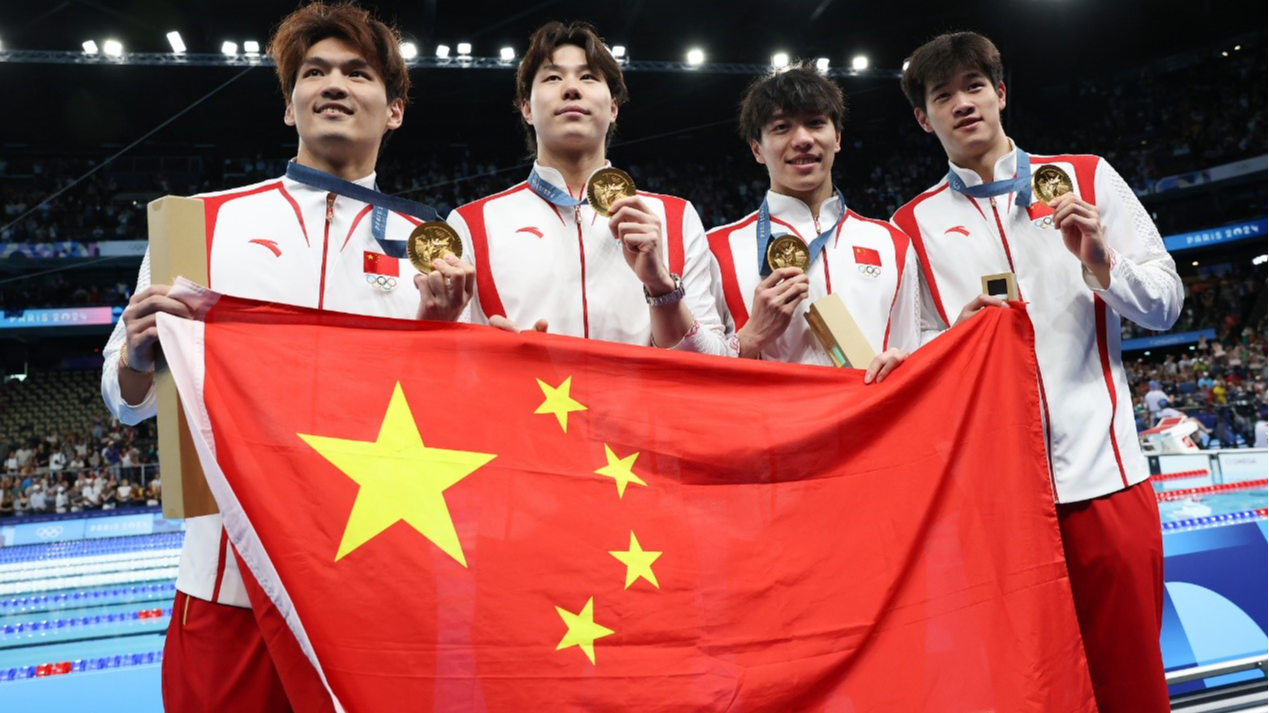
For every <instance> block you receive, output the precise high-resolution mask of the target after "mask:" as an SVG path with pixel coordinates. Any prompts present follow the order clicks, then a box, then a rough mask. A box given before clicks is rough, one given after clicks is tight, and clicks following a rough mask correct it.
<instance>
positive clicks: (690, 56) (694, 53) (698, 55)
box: [687, 47, 705, 67]
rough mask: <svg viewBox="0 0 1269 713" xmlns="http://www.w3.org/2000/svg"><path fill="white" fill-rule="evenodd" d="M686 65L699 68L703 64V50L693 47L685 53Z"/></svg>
mask: <svg viewBox="0 0 1269 713" xmlns="http://www.w3.org/2000/svg"><path fill="white" fill-rule="evenodd" d="M687 63H688V64H689V65H691V66H693V67H699V66H701V65H702V64H705V50H703V49H700V48H699V47H693V48H692V49H690V50H688V51H687Z"/></svg>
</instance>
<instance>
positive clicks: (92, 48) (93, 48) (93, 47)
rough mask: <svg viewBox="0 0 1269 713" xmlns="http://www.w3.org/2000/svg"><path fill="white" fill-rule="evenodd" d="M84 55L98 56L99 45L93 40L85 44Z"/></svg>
mask: <svg viewBox="0 0 1269 713" xmlns="http://www.w3.org/2000/svg"><path fill="white" fill-rule="evenodd" d="M83 47H84V54H97V43H96V42H93V41H92V40H87V41H85V42H84V45H83Z"/></svg>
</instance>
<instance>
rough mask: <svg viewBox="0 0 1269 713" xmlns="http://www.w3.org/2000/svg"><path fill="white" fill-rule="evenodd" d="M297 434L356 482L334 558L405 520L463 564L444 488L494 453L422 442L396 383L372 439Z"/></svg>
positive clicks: (412, 416)
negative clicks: (353, 498)
mask: <svg viewBox="0 0 1269 713" xmlns="http://www.w3.org/2000/svg"><path fill="white" fill-rule="evenodd" d="M296 435H298V436H299V437H300V438H301V439H303V441H304V442H305V443H307V444H308V445H309V446H311V447H312V448H313V450H315V451H317V452H318V453H320V454H321V455H322V457H323V458H325V459H326V460H328V461H330V463H331V464H332V465H334V466H335V467H336V468H338V469H340V470H341V471H343V472H344V474H345V475H347V476H348V477H349V478H351V479H352V480H353V481H354V482H355V483H357V486H358V487H357V499H356V500H355V501H353V507H352V512H350V513H349V514H348V524H346V525H345V526H344V536H343V538H342V539H341V540H340V542H339V551H338V552H337V553H336V554H335V561H336V562H338V561H339V560H340V559H342V558H343V557H344V555H347V554H348V553H349V552H352V551H353V550H355V549H357V548H358V547H361V546H362V545H363V544H365V543H366V542H368V541H369V540H370V539H371V538H373V537H375V536H376V535H378V534H379V533H381V532H383V531H384V530H386V529H388V528H389V527H391V526H392V525H395V524H396V523H398V522H400V521H402V520H404V521H405V522H406V524H408V525H409V526H410V527H413V528H414V529H415V530H417V531H418V532H419V533H420V534H422V535H423V536H424V537H426V538H427V539H429V540H431V541H432V543H433V544H435V545H436V546H437V547H439V548H441V550H442V551H443V552H445V554H447V555H449V556H450V557H453V558H454V559H455V560H457V561H458V563H459V564H461V565H463V566H464V567H466V566H467V559H466V558H465V557H464V556H463V546H462V543H460V542H459V541H458V533H457V532H456V531H455V529H454V520H453V519H452V518H451V517H450V514H449V506H448V505H446V503H445V495H444V492H445V489H446V488H448V487H450V486H451V485H453V484H454V483H457V482H458V481H460V480H462V479H463V478H466V477H467V476H469V475H471V474H472V473H473V472H474V471H476V470H477V469H479V468H480V467H481V466H483V465H484V464H486V463H488V462H489V461H491V460H493V459H494V457H495V456H493V455H492V454H489V453H475V452H470V451H450V450H445V449H442V448H428V447H426V446H424V445H423V439H422V437H421V436H419V429H418V427H417V426H416V425H415V423H414V415H413V414H412V413H411V412H410V405H409V404H408V403H407V402H406V400H405V392H403V391H402V390H401V384H400V383H397V385H396V388H394V389H393V390H392V398H391V400H389V401H388V410H387V412H386V413H384V415H383V422H382V423H381V424H380V426H379V436H378V438H376V439H375V440H374V441H353V440H347V439H344V438H329V437H326V436H310V435H306V434H303V433H299V434H296Z"/></svg>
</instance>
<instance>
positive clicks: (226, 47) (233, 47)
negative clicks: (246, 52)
mask: <svg viewBox="0 0 1269 713" xmlns="http://www.w3.org/2000/svg"><path fill="white" fill-rule="evenodd" d="M220 52H221V54H223V55H225V56H226V57H233V56H234V55H236V54H238V43H237V42H230V41H229V40H225V43H224V44H223V45H221V46H220Z"/></svg>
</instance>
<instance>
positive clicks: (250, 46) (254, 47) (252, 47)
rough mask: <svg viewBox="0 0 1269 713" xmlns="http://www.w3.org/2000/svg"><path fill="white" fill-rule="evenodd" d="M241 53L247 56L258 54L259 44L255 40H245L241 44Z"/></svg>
mask: <svg viewBox="0 0 1269 713" xmlns="http://www.w3.org/2000/svg"><path fill="white" fill-rule="evenodd" d="M242 51H243V52H246V53H247V54H260V43H259V42H256V41H255V40H247V41H246V42H243V43H242Z"/></svg>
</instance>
